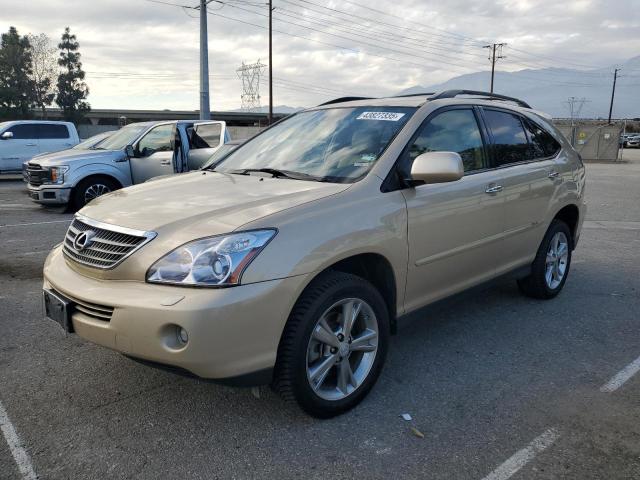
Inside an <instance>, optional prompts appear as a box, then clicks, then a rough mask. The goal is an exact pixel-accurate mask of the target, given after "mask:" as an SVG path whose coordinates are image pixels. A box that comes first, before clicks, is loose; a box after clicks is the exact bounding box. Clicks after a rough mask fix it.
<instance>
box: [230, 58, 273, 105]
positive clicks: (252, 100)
mask: <svg viewBox="0 0 640 480" xmlns="http://www.w3.org/2000/svg"><path fill="white" fill-rule="evenodd" d="M266 67H267V66H266V65H265V64H264V63H261V62H260V60H259V59H258V61H257V62H256V63H244V62H242V66H241V67H239V68H238V69H237V70H236V73H237V74H238V78H240V80H242V95H241V96H240V98H241V99H242V109H243V110H246V111H249V112H251V111H255V110H258V109H259V108H260V76H261V75H264V72H265V68H266Z"/></svg>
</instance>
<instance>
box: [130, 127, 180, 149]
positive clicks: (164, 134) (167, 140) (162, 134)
mask: <svg viewBox="0 0 640 480" xmlns="http://www.w3.org/2000/svg"><path fill="white" fill-rule="evenodd" d="M172 135H173V125H171V124H169V125H159V126H157V127H155V128H153V129H151V130H150V131H149V132H148V133H147V134H146V135H145V136H144V137H142V139H140V141H139V142H138V148H137V150H138V153H139V154H140V156H142V157H148V156H149V155H151V154H154V153H156V152H170V151H172V146H171V136H172Z"/></svg>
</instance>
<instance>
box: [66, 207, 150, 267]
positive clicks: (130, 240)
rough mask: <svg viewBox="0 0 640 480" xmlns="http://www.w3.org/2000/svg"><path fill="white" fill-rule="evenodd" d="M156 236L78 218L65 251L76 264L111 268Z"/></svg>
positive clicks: (72, 227)
mask: <svg viewBox="0 0 640 480" xmlns="http://www.w3.org/2000/svg"><path fill="white" fill-rule="evenodd" d="M155 236H156V234H155V232H143V231H139V230H132V229H129V228H123V227H118V226H115V225H109V224H106V223H101V222H97V221H95V220H91V219H89V218H86V217H83V216H81V215H76V218H74V220H73V222H71V225H70V226H69V229H68V230H67V235H66V237H65V239H64V245H63V248H62V251H63V252H64V254H65V255H66V256H67V258H69V259H71V260H73V261H74V262H77V263H81V264H83V265H88V266H90V267H94V268H101V269H109V268H114V267H115V266H116V265H118V264H120V263H121V262H122V261H123V260H124V259H125V258H127V257H128V256H129V255H131V254H132V253H133V252H135V251H136V250H138V249H139V248H140V247H142V246H143V245H144V244H145V243H147V242H149V241H151V240H152V239H153V238H154V237H155Z"/></svg>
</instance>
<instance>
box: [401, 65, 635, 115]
mask: <svg viewBox="0 0 640 480" xmlns="http://www.w3.org/2000/svg"><path fill="white" fill-rule="evenodd" d="M616 67H617V68H620V69H621V71H620V73H619V77H618V81H617V85H616V95H615V100H614V106H613V115H612V117H613V118H637V117H640V55H639V56H637V57H633V58H631V59H629V60H627V61H626V62H624V63H623V64H621V65H616ZM614 68H615V67H613V66H612V67H610V68H601V69H593V70H574V69H570V68H543V69H526V70H519V71H516V72H501V71H496V74H495V80H494V91H495V92H496V93H500V94H503V95H509V96H512V97H517V98H520V99H522V100H524V101H526V102H527V103H529V104H530V105H531V106H532V107H533V108H535V109H536V110H541V111H543V112H546V113H548V114H550V115H552V116H553V117H556V118H563V117H569V115H570V114H569V112H570V110H569V104H568V99H569V98H570V97H576V98H577V99H582V98H585V99H586V101H585V102H584V105H583V107H582V109H581V111H580V114H579V115H578V116H579V117H582V118H606V117H607V116H608V114H609V103H610V101H611V89H612V85H613V71H614ZM490 78H491V73H490V72H475V73H469V74H465V75H460V76H457V77H453V78H451V79H449V80H447V81H446V82H442V83H438V84H433V85H428V86H420V85H416V86H414V87H411V88H407V89H405V90H402V91H400V92H398V93H397V95H408V94H413V93H423V92H438V91H442V90H450V89H465V90H482V91H489V86H490ZM579 103H580V102H577V104H576V107H578V106H579Z"/></svg>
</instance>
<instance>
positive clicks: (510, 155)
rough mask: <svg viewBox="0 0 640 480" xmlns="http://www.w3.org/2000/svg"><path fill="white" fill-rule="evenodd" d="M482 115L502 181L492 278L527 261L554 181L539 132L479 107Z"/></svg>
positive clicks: (510, 115)
mask: <svg viewBox="0 0 640 480" xmlns="http://www.w3.org/2000/svg"><path fill="white" fill-rule="evenodd" d="M483 115H484V119H485V122H486V124H487V126H488V130H489V132H490V136H491V141H492V154H493V155H492V156H493V163H494V167H495V168H496V169H498V170H499V171H500V172H502V177H503V178H502V185H503V188H504V190H503V196H504V201H505V230H504V249H503V251H502V253H501V255H500V256H499V257H498V259H497V260H498V262H497V268H498V273H503V272H507V271H509V270H513V269H514V268H517V267H519V266H523V265H526V264H528V263H530V262H531V261H533V258H534V256H535V254H536V251H537V249H538V246H539V244H540V241H541V240H542V236H543V235H544V232H545V229H546V226H545V225H544V219H545V218H546V216H547V212H548V210H549V208H550V206H551V202H552V200H553V198H554V195H555V189H556V187H557V184H558V182H559V181H560V178H559V175H556V174H557V173H558V172H557V170H556V163H555V160H554V156H555V155H554V154H553V152H552V151H548V147H545V146H544V145H543V143H544V139H543V130H541V129H540V127H538V126H537V125H535V124H534V123H533V122H531V121H530V120H529V119H527V118H525V117H524V116H522V115H520V114H518V113H516V112H513V111H510V110H506V109H498V108H488V107H483ZM544 133H546V132H544ZM546 135H548V134H546ZM547 140H548V139H547ZM551 141H552V142H555V140H553V138H551ZM556 143H557V142H556ZM558 147H559V145H558ZM545 149H547V152H546V153H545ZM558 150H559V148H558Z"/></svg>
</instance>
